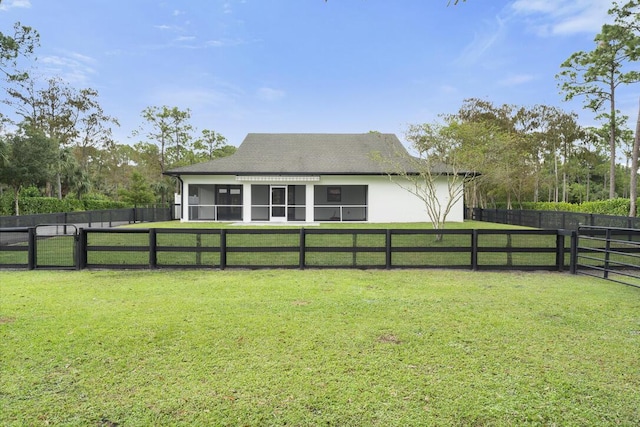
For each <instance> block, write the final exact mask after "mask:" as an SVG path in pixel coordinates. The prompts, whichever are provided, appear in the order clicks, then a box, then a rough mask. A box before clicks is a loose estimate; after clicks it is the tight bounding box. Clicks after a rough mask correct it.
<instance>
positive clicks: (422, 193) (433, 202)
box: [374, 123, 476, 241]
mask: <svg viewBox="0 0 640 427" xmlns="http://www.w3.org/2000/svg"><path fill="white" fill-rule="evenodd" d="M406 137H407V139H408V140H409V141H410V143H411V149H412V151H414V152H415V153H416V156H412V155H408V154H407V152H406V151H405V150H402V151H395V150H393V151H391V152H390V153H387V155H384V154H383V153H375V155H374V158H375V159H376V160H377V161H378V162H380V164H381V165H382V166H383V167H384V169H385V171H386V174H387V176H388V177H389V179H390V180H391V181H392V182H393V183H395V184H396V185H398V186H399V187H401V188H403V189H404V190H406V191H408V192H409V193H411V194H413V195H414V196H416V197H417V198H419V199H420V200H421V201H422V202H423V203H424V206H425V209H426V212H427V217H428V218H429V221H430V222H431V225H432V226H433V228H434V230H440V229H443V228H444V226H445V223H446V220H447V216H448V215H449V213H450V212H451V209H452V208H453V207H454V206H455V205H456V204H457V203H459V202H460V201H461V200H462V197H463V196H464V184H465V182H469V181H470V180H472V179H473V178H474V177H475V176H476V175H475V174H474V173H473V172H469V171H467V170H465V169H464V164H463V160H462V157H461V156H460V154H461V152H460V139H459V138H458V137H457V135H456V133H455V131H454V130H452V129H451V128H448V127H445V126H442V125H440V124H437V123H436V124H428V123H425V124H419V125H411V126H409V128H408V130H407V132H406ZM443 183H444V186H443V185H442V184H443ZM443 188H444V193H445V194H443V191H442V189H443ZM442 237H443V236H442V234H437V235H436V240H437V241H441V240H442Z"/></svg>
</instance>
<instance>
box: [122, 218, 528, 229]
mask: <svg viewBox="0 0 640 427" xmlns="http://www.w3.org/2000/svg"><path fill="white" fill-rule="evenodd" d="M238 224H239V225H238ZM125 227H132V228H149V227H153V228H194V229H197V228H213V229H219V228H242V229H246V228H258V229H265V228H266V229H269V228H299V227H305V228H328V229H331V228H338V229H344V228H347V229H387V228H393V229H417V230H422V229H428V230H431V229H433V226H432V225H431V223H429V222H389V223H374V222H321V223H318V225H309V224H304V223H300V224H295V223H288V224H278V223H273V224H268V225H264V223H263V224H260V225H257V224H252V223H247V225H244V224H241V223H238V222H198V221H194V222H180V221H161V222H153V223H149V222H141V223H137V224H130V225H126V226H125ZM528 228H530V227H522V226H518V225H509V224H498V223H494V222H485V221H472V220H465V221H464V222H447V223H446V224H445V229H447V230H460V229H465V230H468V229H499V230H522V229H528Z"/></svg>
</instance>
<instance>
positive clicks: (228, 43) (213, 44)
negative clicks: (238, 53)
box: [205, 39, 246, 47]
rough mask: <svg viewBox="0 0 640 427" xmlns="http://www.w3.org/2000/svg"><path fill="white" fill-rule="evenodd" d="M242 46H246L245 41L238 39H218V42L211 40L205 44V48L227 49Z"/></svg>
mask: <svg viewBox="0 0 640 427" xmlns="http://www.w3.org/2000/svg"><path fill="white" fill-rule="evenodd" d="M241 44H246V42H245V41H244V40H241V39H236V40H231V39H218V40H209V41H207V42H205V47H225V46H239V45H241Z"/></svg>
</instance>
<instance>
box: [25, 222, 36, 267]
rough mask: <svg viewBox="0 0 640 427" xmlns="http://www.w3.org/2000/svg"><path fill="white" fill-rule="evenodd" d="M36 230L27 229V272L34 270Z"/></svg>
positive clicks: (32, 228) (33, 228)
mask: <svg viewBox="0 0 640 427" xmlns="http://www.w3.org/2000/svg"><path fill="white" fill-rule="evenodd" d="M36 241H37V239H36V229H35V227H31V228H29V250H28V252H27V265H28V268H29V270H34V269H35V268H36Z"/></svg>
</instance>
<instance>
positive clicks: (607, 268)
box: [604, 228, 611, 279]
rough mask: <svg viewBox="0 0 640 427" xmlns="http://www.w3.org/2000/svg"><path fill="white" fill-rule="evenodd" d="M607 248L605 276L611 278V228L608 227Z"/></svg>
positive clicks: (605, 251) (605, 252)
mask: <svg viewBox="0 0 640 427" xmlns="http://www.w3.org/2000/svg"><path fill="white" fill-rule="evenodd" d="M606 239H607V240H606V242H605V249H604V278H605V279H608V278H609V259H610V257H611V229H610V228H607V235H606Z"/></svg>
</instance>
